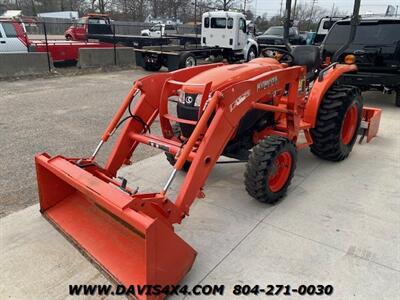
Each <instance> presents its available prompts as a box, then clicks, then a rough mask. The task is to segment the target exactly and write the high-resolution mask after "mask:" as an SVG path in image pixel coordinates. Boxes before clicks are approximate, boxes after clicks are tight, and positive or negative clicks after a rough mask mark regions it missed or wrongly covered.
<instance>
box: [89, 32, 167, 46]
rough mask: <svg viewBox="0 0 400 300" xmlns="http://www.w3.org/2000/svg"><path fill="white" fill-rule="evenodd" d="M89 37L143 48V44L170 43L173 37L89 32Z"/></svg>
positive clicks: (104, 41) (103, 41)
mask: <svg viewBox="0 0 400 300" xmlns="http://www.w3.org/2000/svg"><path fill="white" fill-rule="evenodd" d="M88 38H89V39H92V40H98V41H99V42H102V43H110V44H114V43H115V44H120V45H124V46H127V47H135V48H142V47H143V46H153V45H168V44H169V43H171V39H169V38H167V37H160V38H155V37H148V36H140V35H123V34H118V35H114V34H89V35H88Z"/></svg>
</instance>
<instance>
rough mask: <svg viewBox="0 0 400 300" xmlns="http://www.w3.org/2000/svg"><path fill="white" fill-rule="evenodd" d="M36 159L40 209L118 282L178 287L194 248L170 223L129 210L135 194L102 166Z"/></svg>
mask: <svg viewBox="0 0 400 300" xmlns="http://www.w3.org/2000/svg"><path fill="white" fill-rule="evenodd" d="M35 162H36V171H37V179H38V188H39V197H40V211H41V213H42V214H43V215H44V216H45V217H46V218H47V219H48V220H49V221H50V222H51V223H52V224H53V225H55V227H56V228H57V229H59V231H60V232H61V233H63V234H64V235H65V236H66V237H67V238H68V239H69V240H70V241H72V242H73V243H74V244H75V246H77V247H78V248H79V249H80V250H81V251H83V252H84V254H86V255H87V256H88V257H89V258H90V259H91V260H93V261H94V262H96V263H97V264H98V265H99V266H100V267H101V268H102V269H103V270H104V271H105V272H106V273H107V274H108V275H110V276H111V277H112V278H113V279H114V280H115V281H116V282H117V283H119V284H123V285H124V286H125V287H129V286H130V285H135V286H138V285H140V286H143V285H160V286H167V285H176V284H177V283H179V282H180V281H181V279H182V278H183V277H184V276H185V275H186V273H187V272H188V271H189V270H190V268H191V266H192V264H193V261H194V259H195V256H196V252H195V251H194V250H193V249H192V247H190V246H189V245H188V244H187V243H186V242H185V241H183V240H182V239H181V238H180V237H179V236H177V235H176V234H175V233H174V231H173V227H172V226H171V225H169V224H167V223H166V222H163V221H161V220H159V219H153V218H151V217H149V216H148V215H146V214H144V213H139V212H137V211H135V210H133V209H132V208H130V206H129V205H130V202H131V201H132V196H130V195H128V194H126V193H124V192H123V191H121V190H120V189H118V188H116V187H115V186H113V185H112V184H110V183H109V182H106V181H105V180H103V179H101V177H99V176H96V175H95V174H96V171H98V170H100V168H98V167H93V166H92V167H90V168H91V170H90V171H89V170H88V169H85V168H81V167H78V166H77V165H76V164H74V163H73V162H72V161H71V160H70V159H66V158H64V157H61V156H55V157H53V158H50V157H49V155H47V154H40V155H37V156H36V158H35ZM96 168H97V170H96ZM134 297H136V298H138V299H162V298H164V297H165V295H138V294H137V295H135V296H134Z"/></svg>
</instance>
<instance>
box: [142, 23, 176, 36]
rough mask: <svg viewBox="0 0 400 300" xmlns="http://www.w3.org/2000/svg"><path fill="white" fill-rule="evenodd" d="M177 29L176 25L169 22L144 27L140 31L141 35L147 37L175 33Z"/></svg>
mask: <svg viewBox="0 0 400 300" xmlns="http://www.w3.org/2000/svg"><path fill="white" fill-rule="evenodd" d="M177 33H178V30H177V27H176V25H171V24H157V25H154V26H153V27H151V28H150V29H144V30H142V31H141V32H140V35H142V36H149V37H162V36H165V35H168V34H177Z"/></svg>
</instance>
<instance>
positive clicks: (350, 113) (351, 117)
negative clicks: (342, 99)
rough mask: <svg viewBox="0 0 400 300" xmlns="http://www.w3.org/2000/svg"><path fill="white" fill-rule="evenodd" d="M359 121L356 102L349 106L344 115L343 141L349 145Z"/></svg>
mask: <svg viewBox="0 0 400 300" xmlns="http://www.w3.org/2000/svg"><path fill="white" fill-rule="evenodd" d="M357 121H358V110H357V106H356V105H355V104H352V105H351V106H349V108H348V109H347V111H346V114H345V115H344V119H343V124H342V131H341V136H342V143H343V144H344V145H347V144H349V143H350V142H351V140H352V139H353V137H354V133H355V132H356V129H357Z"/></svg>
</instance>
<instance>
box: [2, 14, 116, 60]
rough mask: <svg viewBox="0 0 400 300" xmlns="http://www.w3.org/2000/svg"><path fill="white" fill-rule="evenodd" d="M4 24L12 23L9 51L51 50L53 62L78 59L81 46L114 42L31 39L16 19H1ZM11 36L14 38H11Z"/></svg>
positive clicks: (97, 45) (106, 46)
mask: <svg viewBox="0 0 400 300" xmlns="http://www.w3.org/2000/svg"><path fill="white" fill-rule="evenodd" d="M1 22H2V24H3V26H5V25H4V24H5V23H7V24H12V25H13V26H11V28H10V26H9V27H8V32H10V33H11V35H12V37H9V38H8V37H7V36H6V37H4V38H8V39H10V41H9V43H8V44H9V48H10V47H11V48H10V49H8V51H7V52H47V51H48V52H49V54H50V56H51V58H52V60H53V62H65V61H77V60H78V58H79V49H81V48H112V47H114V44H112V43H104V42H84V41H64V40H48V41H47V45H46V41H45V40H30V39H29V37H28V36H27V34H26V32H25V30H24V27H23V26H22V25H21V23H20V22H18V21H15V20H4V19H2V20H1ZM11 38H12V39H13V40H11Z"/></svg>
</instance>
